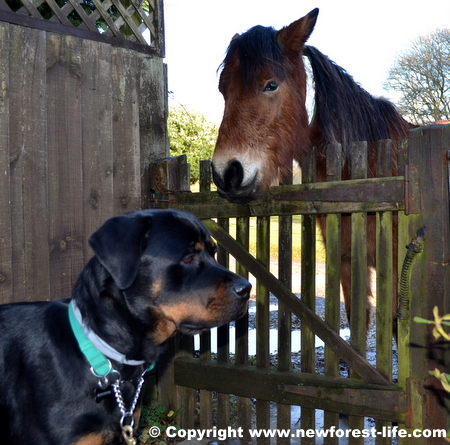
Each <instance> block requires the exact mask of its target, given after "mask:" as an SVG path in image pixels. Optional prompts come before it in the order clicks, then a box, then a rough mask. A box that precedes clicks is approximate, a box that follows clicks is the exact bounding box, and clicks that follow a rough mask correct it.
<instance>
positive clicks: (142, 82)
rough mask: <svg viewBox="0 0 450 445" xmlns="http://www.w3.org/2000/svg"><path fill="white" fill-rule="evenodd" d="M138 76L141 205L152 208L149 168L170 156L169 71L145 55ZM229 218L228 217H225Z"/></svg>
mask: <svg viewBox="0 0 450 445" xmlns="http://www.w3.org/2000/svg"><path fill="white" fill-rule="evenodd" d="M140 60H141V69H140V73H139V96H138V97H139V138H140V157H141V206H142V208H144V209H145V208H149V207H151V205H152V204H151V193H150V188H151V178H150V172H149V165H150V164H151V163H152V162H154V161H156V160H158V159H163V158H167V157H168V156H169V138H168V135H167V125H166V121H167V115H168V104H167V72H166V69H165V67H164V64H163V61H162V60H161V59H158V58H151V57H147V56H142V57H141V58H140ZM224 216H225V217H228V215H224Z"/></svg>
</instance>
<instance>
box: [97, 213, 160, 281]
mask: <svg viewBox="0 0 450 445" xmlns="http://www.w3.org/2000/svg"><path fill="white" fill-rule="evenodd" d="M151 220H152V215H151V212H150V211H145V212H130V213H128V214H125V215H121V216H115V217H113V218H111V219H109V220H108V221H106V222H105V223H104V224H103V226H102V227H100V228H99V229H98V230H97V231H96V232H95V233H94V234H93V235H92V236H91V237H90V238H89V244H90V245H91V247H92V249H93V250H94V253H95V255H96V256H97V259H98V260H99V261H100V263H101V265H102V266H103V267H104V268H105V269H106V270H107V271H108V272H109V273H110V274H111V276H112V278H113V279H114V281H115V282H116V284H117V286H118V287H119V289H127V288H128V287H130V286H131V285H132V284H133V282H134V280H135V278H136V276H137V273H138V270H139V266H140V264H141V254H142V251H143V249H144V247H145V243H146V234H147V232H148V231H149V230H150V226H151Z"/></svg>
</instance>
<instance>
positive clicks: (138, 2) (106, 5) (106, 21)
mask: <svg viewBox="0 0 450 445" xmlns="http://www.w3.org/2000/svg"><path fill="white" fill-rule="evenodd" d="M158 1H159V0H0V10H2V9H3V10H11V11H13V12H16V13H17V14H23V15H28V16H31V17H34V18H38V19H45V20H49V21H51V22H56V23H61V24H62V25H66V26H70V27H76V28H79V29H85V30H89V31H93V32H96V33H99V34H104V35H107V36H114V37H117V38H120V39H126V40H130V41H132V42H138V43H141V44H144V45H150V46H153V47H155V46H158V38H159V33H158V27H159V26H160V25H159V24H158V20H159V14H158V11H157V8H158V7H159V4H158Z"/></svg>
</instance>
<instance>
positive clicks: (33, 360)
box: [0, 210, 251, 445]
mask: <svg viewBox="0 0 450 445" xmlns="http://www.w3.org/2000/svg"><path fill="white" fill-rule="evenodd" d="M89 242H90V244H91V246H92V248H93V250H94V252H95V256H94V257H93V258H92V259H91V260H90V261H89V263H88V264H87V266H86V267H85V268H84V270H83V271H82V273H81V275H80V277H79V279H78V281H77V283H76V284H75V287H74V291H73V295H72V299H64V300H56V301H52V302H40V303H16V304H8V305H4V306H0V437H1V439H0V441H1V443H2V444H4V445H13V444H14V445H18V444H20V445H34V444H36V445H107V444H108V445H115V444H121V443H127V444H128V443H133V439H132V436H133V429H132V426H133V424H134V423H135V422H134V420H135V419H134V417H136V413H137V412H138V409H136V411H135V408H136V405H137V403H138V399H139V395H140V389H141V387H142V383H143V375H144V374H145V370H147V369H148V368H149V367H151V366H152V364H153V363H154V362H155V361H156V360H157V359H158V356H159V354H160V352H161V350H162V349H163V345H164V343H165V342H166V340H167V339H169V338H170V337H172V336H173V335H174V334H175V333H176V332H177V331H179V332H182V333H187V334H195V333H198V332H201V331H203V330H204V329H207V328H211V327H214V326H219V325H222V324H225V323H227V322H229V321H231V320H233V319H236V318H239V317H240V316H241V315H243V314H244V312H245V311H246V310H247V300H248V298H249V293H250V288H251V286H250V284H249V283H248V282H247V281H246V280H244V279H243V278H240V277H239V276H237V275H235V274H234V273H232V272H230V271H228V270H227V269H225V268H223V267H222V266H220V265H219V264H217V263H216V261H215V260H214V253H215V245H214V242H213V241H212V239H211V237H210V236H209V234H208V232H207V230H206V228H205V227H204V226H203V224H202V223H201V222H200V221H199V220H198V219H197V218H195V217H194V216H193V215H191V214H189V213H187V212H180V211H171V210H145V211H141V212H132V213H129V214H126V215H123V216H118V217H115V218H111V219H110V220H108V221H107V222H106V223H105V224H104V225H103V226H102V227H101V228H100V229H99V230H98V231H97V232H96V233H94V234H93V235H92V237H91V238H90V240H89ZM69 307H70V309H69ZM69 314H70V315H69ZM69 319H70V320H69ZM72 326H73V327H72ZM74 333H76V334H74ZM75 335H76V336H75ZM87 338H88V339H89V340H87ZM80 348H82V349H83V352H82V351H81V349H80ZM98 351H101V352H102V353H103V354H101V353H99V352H98ZM105 356H106V357H108V358H106V357H105ZM91 368H92V369H91ZM121 403H122V405H121ZM125 439H126V440H125Z"/></svg>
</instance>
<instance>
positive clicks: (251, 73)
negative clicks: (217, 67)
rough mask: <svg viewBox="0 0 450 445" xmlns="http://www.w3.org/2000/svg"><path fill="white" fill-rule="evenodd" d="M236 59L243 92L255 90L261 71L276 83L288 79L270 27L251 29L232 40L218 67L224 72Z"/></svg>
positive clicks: (278, 45)
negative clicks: (276, 80)
mask: <svg viewBox="0 0 450 445" xmlns="http://www.w3.org/2000/svg"><path fill="white" fill-rule="evenodd" d="M236 58H237V60H238V61H239V73H240V77H241V82H242V87H243V89H244V90H248V89H250V88H253V87H254V86H255V84H256V82H257V81H258V79H259V78H260V75H261V72H262V71H263V70H265V71H267V72H268V73H269V75H270V76H272V77H274V78H276V79H278V80H280V81H282V80H285V79H286V77H287V75H288V72H287V68H286V66H285V64H284V55H283V48H282V47H281V45H280V43H279V42H278V40H277V31H276V30H275V29H274V28H272V27H264V26H260V25H258V26H254V27H253V28H251V29H249V30H248V31H246V32H245V33H243V34H241V35H239V36H237V37H235V38H234V39H233V40H232V41H231V42H230V45H229V47H228V50H227V53H226V56H225V59H224V61H223V62H222V64H221V67H222V68H224V69H225V67H226V66H227V65H232V64H233V61H234V60H236Z"/></svg>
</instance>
